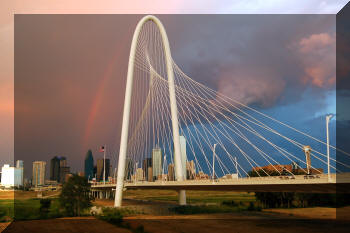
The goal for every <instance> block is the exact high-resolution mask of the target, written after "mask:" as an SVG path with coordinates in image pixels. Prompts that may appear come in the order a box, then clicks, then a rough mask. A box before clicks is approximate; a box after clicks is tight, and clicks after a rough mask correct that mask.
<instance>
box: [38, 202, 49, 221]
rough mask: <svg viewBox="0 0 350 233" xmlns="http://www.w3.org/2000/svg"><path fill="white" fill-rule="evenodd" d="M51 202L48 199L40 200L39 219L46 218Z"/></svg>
mask: <svg viewBox="0 0 350 233" xmlns="http://www.w3.org/2000/svg"><path fill="white" fill-rule="evenodd" d="M50 206H51V200H50V199H41V200H40V209H39V212H40V218H42V219H45V218H47V217H48V214H49V212H50Z"/></svg>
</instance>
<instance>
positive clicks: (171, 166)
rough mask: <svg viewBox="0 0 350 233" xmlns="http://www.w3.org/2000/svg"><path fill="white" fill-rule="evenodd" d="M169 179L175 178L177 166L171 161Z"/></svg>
mask: <svg viewBox="0 0 350 233" xmlns="http://www.w3.org/2000/svg"><path fill="white" fill-rule="evenodd" d="M168 180H169V181H174V180H175V167H174V164H173V163H170V164H169V166H168Z"/></svg>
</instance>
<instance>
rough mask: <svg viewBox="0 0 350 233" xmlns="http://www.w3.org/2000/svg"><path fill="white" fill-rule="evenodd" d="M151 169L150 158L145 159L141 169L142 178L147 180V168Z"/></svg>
mask: <svg viewBox="0 0 350 233" xmlns="http://www.w3.org/2000/svg"><path fill="white" fill-rule="evenodd" d="M149 167H152V158H145V159H144V160H143V164H142V168H143V177H144V178H145V179H146V180H148V168H149Z"/></svg>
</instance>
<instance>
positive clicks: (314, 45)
mask: <svg viewBox="0 0 350 233" xmlns="http://www.w3.org/2000/svg"><path fill="white" fill-rule="evenodd" d="M335 44H336V41H335V35H334V34H328V33H320V34H313V35H310V36H309V37H305V38H302V39H301V40H300V41H299V42H298V43H297V46H296V47H297V50H296V51H297V55H298V58H299V60H300V62H301V64H302V66H303V70H304V76H303V77H302V78H301V81H302V82H303V83H304V84H308V83H310V84H312V85H314V86H316V87H320V88H326V87H329V86H332V85H334V84H335V81H336V65H335V61H336V50H335Z"/></svg>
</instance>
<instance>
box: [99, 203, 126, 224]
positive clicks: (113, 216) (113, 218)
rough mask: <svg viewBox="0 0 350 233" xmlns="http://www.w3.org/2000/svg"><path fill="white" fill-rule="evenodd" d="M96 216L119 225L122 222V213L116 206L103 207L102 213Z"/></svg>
mask: <svg viewBox="0 0 350 233" xmlns="http://www.w3.org/2000/svg"><path fill="white" fill-rule="evenodd" d="M98 218H99V219H101V220H104V221H106V222H109V223H112V224H115V225H120V224H121V223H122V222H123V214H122V213H121V211H120V210H119V209H116V208H108V207H106V208H103V209H102V214H100V215H98Z"/></svg>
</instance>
